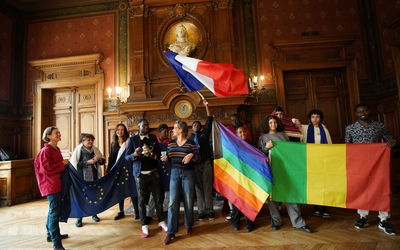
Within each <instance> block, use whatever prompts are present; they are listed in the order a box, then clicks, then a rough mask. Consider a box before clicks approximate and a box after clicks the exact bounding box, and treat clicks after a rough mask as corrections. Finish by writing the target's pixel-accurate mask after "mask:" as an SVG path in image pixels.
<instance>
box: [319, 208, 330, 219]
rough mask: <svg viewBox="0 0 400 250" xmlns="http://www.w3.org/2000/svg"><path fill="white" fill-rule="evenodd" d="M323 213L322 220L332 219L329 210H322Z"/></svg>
mask: <svg viewBox="0 0 400 250" xmlns="http://www.w3.org/2000/svg"><path fill="white" fill-rule="evenodd" d="M321 211H322V218H324V219H330V218H331V215H330V213H329V212H328V210H327V209H322V210H321Z"/></svg>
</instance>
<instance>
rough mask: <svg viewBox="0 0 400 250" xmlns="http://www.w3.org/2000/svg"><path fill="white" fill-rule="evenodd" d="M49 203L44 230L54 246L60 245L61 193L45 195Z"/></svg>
mask: <svg viewBox="0 0 400 250" xmlns="http://www.w3.org/2000/svg"><path fill="white" fill-rule="evenodd" d="M47 200H48V201H49V213H48V214H47V220H46V229H47V236H48V237H50V239H51V241H52V242H53V244H54V245H56V244H60V243H61V236H60V226H59V224H58V223H59V221H60V214H61V192H59V193H55V194H49V195H47Z"/></svg>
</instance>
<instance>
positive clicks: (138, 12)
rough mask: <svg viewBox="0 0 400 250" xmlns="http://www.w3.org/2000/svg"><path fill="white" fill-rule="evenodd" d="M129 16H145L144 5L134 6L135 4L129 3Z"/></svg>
mask: <svg viewBox="0 0 400 250" xmlns="http://www.w3.org/2000/svg"><path fill="white" fill-rule="evenodd" d="M129 5H130V7H129V16H130V17H136V16H143V15H144V8H145V7H144V5H143V4H142V5H134V3H133V2H129Z"/></svg>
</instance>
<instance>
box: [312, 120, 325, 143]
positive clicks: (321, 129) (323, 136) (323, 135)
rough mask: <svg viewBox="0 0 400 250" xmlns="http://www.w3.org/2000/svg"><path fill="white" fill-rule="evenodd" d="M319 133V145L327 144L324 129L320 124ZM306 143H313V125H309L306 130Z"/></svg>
mask: <svg viewBox="0 0 400 250" xmlns="http://www.w3.org/2000/svg"><path fill="white" fill-rule="evenodd" d="M318 127H319V132H320V133H321V144H327V143H328V141H327V139H326V134H325V129H324V127H323V126H322V124H319V125H318ZM307 143H315V138H314V125H313V124H312V123H310V124H309V125H308V128H307Z"/></svg>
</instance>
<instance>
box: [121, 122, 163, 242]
mask: <svg viewBox="0 0 400 250" xmlns="http://www.w3.org/2000/svg"><path fill="white" fill-rule="evenodd" d="M138 127H139V134H137V135H135V136H133V137H130V138H129V139H128V143H127V144H128V145H127V146H126V150H125V152H126V154H125V158H126V160H129V161H131V162H132V163H133V164H132V167H133V176H134V177H135V180H136V187H137V191H138V195H139V215H140V223H141V224H142V237H143V238H147V237H149V228H148V225H147V224H148V221H147V220H146V197H147V195H146V192H147V191H148V190H149V191H150V192H151V193H152V195H153V198H154V200H155V202H156V212H157V217H158V222H159V223H158V227H159V228H160V229H161V230H162V231H163V232H167V224H166V223H165V222H164V219H165V217H164V212H163V206H162V205H163V204H162V202H163V198H162V196H161V188H160V176H159V174H158V171H157V158H159V157H160V154H161V153H160V152H161V150H160V145H159V144H158V140H157V137H156V136H155V135H153V134H149V130H150V129H149V122H148V121H147V120H146V119H144V118H142V119H140V120H139V121H138Z"/></svg>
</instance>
